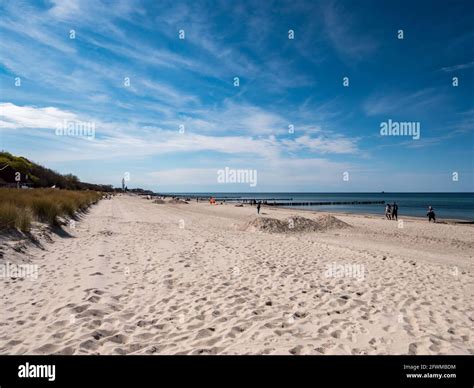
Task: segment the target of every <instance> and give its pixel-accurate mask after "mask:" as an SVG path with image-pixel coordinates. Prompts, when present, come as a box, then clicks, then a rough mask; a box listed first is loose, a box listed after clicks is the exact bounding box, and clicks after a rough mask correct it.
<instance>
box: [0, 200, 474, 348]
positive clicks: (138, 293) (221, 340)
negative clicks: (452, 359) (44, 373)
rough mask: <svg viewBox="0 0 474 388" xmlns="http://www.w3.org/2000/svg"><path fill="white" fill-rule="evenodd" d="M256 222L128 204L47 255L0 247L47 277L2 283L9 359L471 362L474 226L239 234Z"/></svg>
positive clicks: (226, 213)
mask: <svg viewBox="0 0 474 388" xmlns="http://www.w3.org/2000/svg"><path fill="white" fill-rule="evenodd" d="M262 212H263V213H264V214H263V215H261V217H273V218H278V219H282V220H283V219H285V218H287V217H290V216H292V215H300V216H303V217H308V218H316V214H315V213H312V212H298V211H294V210H285V209H274V208H262ZM255 213H256V211H255V208H251V207H243V208H239V207H235V206H233V205H231V204H228V205H224V206H222V205H218V206H211V205H209V204H208V203H199V204H196V203H195V202H191V203H190V204H168V203H167V204H155V203H153V202H152V201H149V200H146V199H143V198H139V197H133V196H121V197H116V198H114V199H113V200H103V201H101V202H100V203H99V204H98V205H96V206H94V207H93V208H92V209H91V211H90V213H89V214H88V215H86V216H85V217H83V219H82V220H81V221H79V222H77V224H76V227H75V228H67V231H68V232H69V233H70V234H71V235H72V236H73V237H71V238H68V237H59V236H53V238H52V241H51V242H47V241H44V239H42V240H41V241H43V245H44V249H40V248H38V247H34V246H31V244H27V245H30V246H29V247H28V248H27V249H26V251H25V250H24V252H23V253H21V252H13V251H12V250H11V246H12V245H15V244H17V245H21V244H22V243H21V242H19V243H18V242H12V241H6V242H5V240H3V244H2V249H3V258H2V257H1V252H2V251H0V264H2V263H3V264H4V263H6V262H11V263H19V262H22V261H23V262H29V263H32V264H37V265H38V279H37V280H29V279H20V278H18V279H16V280H12V279H10V278H0V287H1V294H0V303H1V306H2V308H1V314H0V353H8V354H25V353H26V354H50V353H62V354H140V353H146V354H158V353H163V354H174V353H186V354H188V353H189V354H191V353H192V354H216V353H219V354H247V353H248V354H289V353H292V354H474V345H473V329H472V327H473V326H474V323H473V320H474V318H473V315H472V314H473V311H474V306H473V305H474V302H473V289H474V287H473V279H474V277H473V257H474V237H473V236H474V233H473V231H474V228H473V226H472V225H443V224H428V222H427V221H426V220H413V219H406V220H404V224H403V228H402V229H401V228H398V227H397V225H398V224H397V223H396V222H395V221H393V222H392V221H387V220H384V219H383V218H382V216H380V217H368V216H338V215H336V217H338V218H340V219H341V220H343V221H345V222H346V223H348V224H350V225H351V226H352V227H351V228H344V229H332V230H329V231H323V232H311V233H304V234H302V233H288V234H278V233H264V232H258V231H249V230H243V226H244V225H246V223H247V222H248V221H250V220H252V219H253V218H254V217H255V216H256V215H255ZM334 265H342V266H345V267H342V268H346V270H351V271H352V272H346V274H345V276H342V277H338V276H337V275H339V273H338V272H336V273H334V274H333V275H335V276H328V275H331V274H330V273H328V272H327V269H328V266H333V267H331V268H334V269H336V271H337V270H338V268H341V267H334ZM357 271H358V272H357Z"/></svg>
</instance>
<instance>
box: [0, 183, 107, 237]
mask: <svg viewBox="0 0 474 388" xmlns="http://www.w3.org/2000/svg"><path fill="white" fill-rule="evenodd" d="M101 197H102V193H100V192H97V191H73V190H57V189H0V230H9V229H10V230H11V229H18V230H21V231H23V232H27V231H29V230H30V227H31V223H32V221H39V222H44V223H47V224H49V225H58V224H59V217H73V216H74V215H75V213H76V212H78V211H84V210H85V209H87V208H88V207H89V206H90V205H92V204H93V203H96V202H97V201H98V200H99V199H100V198H101Z"/></svg>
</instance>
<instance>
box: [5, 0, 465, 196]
mask: <svg viewBox="0 0 474 388" xmlns="http://www.w3.org/2000/svg"><path fill="white" fill-rule="evenodd" d="M0 15H1V16H0V130H1V133H0V136H1V137H0V148H2V149H4V150H7V151H9V152H12V153H13V154H16V155H23V156H26V157H28V158H30V159H32V160H34V161H36V162H39V163H41V164H43V165H45V166H47V167H50V168H53V169H55V170H57V171H59V172H61V173H68V172H71V173H74V174H75V175H77V176H79V178H80V179H81V180H83V181H88V182H94V183H108V184H113V185H115V186H118V185H120V183H121V180H122V177H123V176H124V174H125V173H128V174H129V176H130V181H129V182H128V186H129V187H143V188H148V189H152V190H156V191H162V192H164V191H221V192H225V191H227V192H232V191H260V192H265V191H382V190H384V191H473V189H474V161H473V148H474V136H473V132H474V104H473V101H474V98H473V97H474V96H473V90H474V28H473V27H472V20H473V17H474V3H472V1H467V0H466V1H449V2H448V1H416V2H413V1H390V2H388V1H383V2H382V1H375V0H374V1H357V2H354V1H348V0H347V1H317V2H316V1H313V2H304V1H301V2H298V1H288V2H286V1H275V2H272V1H265V2H263V1H254V2H253V1H249V2H247V1H235V2H234V1H232V2H230V1H212V2H204V1H199V0H197V1H190V2H183V1H169V2H168V1H159V2H157V1H133V0H122V1H120V0H117V1H91V0H70V1H30V2H23V1H15V2H11V1H0ZM180 30H182V31H184V39H180V36H179V33H180ZM289 30H293V31H294V39H289V34H288V31H289ZM399 30H403V39H399V35H398V34H399V33H398V31H399ZM71 38H73V39H71ZM235 77H239V81H240V84H239V86H235V85H234V78H235ZM344 77H348V79H349V85H348V86H344V85H343V78H344ZM453 77H457V80H458V86H453ZM127 81H129V83H127ZM389 119H391V120H392V121H396V122H414V123H419V125H420V139H418V140H415V139H413V138H412V137H411V136H381V135H380V124H381V123H382V122H386V121H387V120H389ZM66 123H68V124H66ZM70 123H74V125H78V126H80V125H83V124H87V125H91V126H93V129H94V133H93V134H94V136H93V137H88V136H81V135H76V136H72V135H68V136H60V135H58V131H57V129H58V126H61V125H63V126H66V125H69V124H70ZM290 125H292V126H293V128H294V131H289V126H290ZM180 126H182V127H180ZM180 128H184V133H183V131H182V130H181V131H180ZM225 167H229V168H231V169H251V170H257V172H258V184H257V185H256V187H250V186H249V185H248V184H245V183H243V184H232V183H228V184H222V183H219V182H218V181H217V178H216V176H217V171H218V170H219V169H224V168H225ZM345 172H347V173H348V174H346V175H345V176H346V177H348V179H346V180H344V179H343V177H344V173H345ZM453 173H457V176H458V180H453Z"/></svg>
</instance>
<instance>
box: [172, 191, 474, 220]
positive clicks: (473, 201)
mask: <svg viewBox="0 0 474 388" xmlns="http://www.w3.org/2000/svg"><path fill="white" fill-rule="evenodd" d="M167 194H168V195H177V196H180V197H186V196H189V197H195V196H199V197H204V198H208V197H211V196H214V197H216V198H229V199H230V198H232V199H237V200H239V199H241V200H243V199H256V200H260V199H262V200H264V199H267V200H268V202H269V203H288V202H289V203H296V202H357V201H359V202H361V201H371V202H377V201H385V203H387V202H388V203H390V204H392V203H393V202H396V203H397V204H398V217H399V218H401V217H403V216H411V217H426V212H427V210H428V206H432V207H433V209H434V211H435V214H436V218H437V219H438V220H441V219H455V220H463V221H471V222H472V221H474V193H385V192H382V193H380V192H379V193H218V192H213V193H167ZM285 207H288V206H285ZM289 207H292V208H298V209H302V210H313V211H314V210H321V211H331V212H335V213H337V212H340V213H354V214H380V215H384V212H385V205H383V204H344V205H317V206H291V205H290V206H289Z"/></svg>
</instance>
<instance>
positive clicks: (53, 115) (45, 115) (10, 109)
mask: <svg viewBox="0 0 474 388" xmlns="http://www.w3.org/2000/svg"><path fill="white" fill-rule="evenodd" d="M65 120H66V121H72V120H78V116H77V115H76V114H74V113H72V112H68V111H64V110H61V109H58V108H55V107H46V108H36V107H33V106H17V105H15V104H12V103H8V102H7V103H0V128H3V129H19V128H56V127H57V126H58V125H60V124H62V123H63V122H64V121H65Z"/></svg>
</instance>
